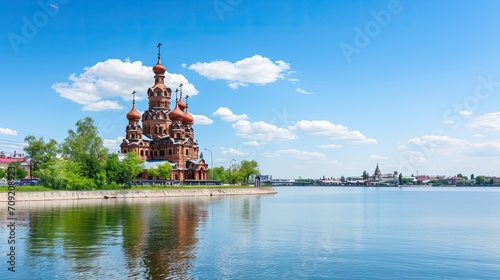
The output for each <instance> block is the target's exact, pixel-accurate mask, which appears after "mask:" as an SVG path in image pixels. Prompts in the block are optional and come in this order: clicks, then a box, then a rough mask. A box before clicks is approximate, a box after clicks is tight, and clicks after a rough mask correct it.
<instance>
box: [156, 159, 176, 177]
mask: <svg viewBox="0 0 500 280" xmlns="http://www.w3.org/2000/svg"><path fill="white" fill-rule="evenodd" d="M172 169H173V167H172V165H171V164H170V163H169V162H165V163H164V164H161V165H159V166H158V175H159V176H160V177H161V178H163V179H165V180H170V175H171V174H172Z"/></svg>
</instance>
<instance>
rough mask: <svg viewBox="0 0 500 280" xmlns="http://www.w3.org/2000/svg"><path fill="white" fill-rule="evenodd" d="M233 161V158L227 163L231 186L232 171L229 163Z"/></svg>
mask: <svg viewBox="0 0 500 280" xmlns="http://www.w3.org/2000/svg"><path fill="white" fill-rule="evenodd" d="M233 161H236V160H235V159H234V158H233V159H232V160H231V161H229V184H231V179H232V178H231V177H232V173H233V171H232V170H231V163H232V162H233Z"/></svg>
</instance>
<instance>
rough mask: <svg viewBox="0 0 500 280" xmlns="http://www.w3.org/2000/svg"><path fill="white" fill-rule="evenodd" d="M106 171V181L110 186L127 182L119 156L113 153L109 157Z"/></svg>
mask: <svg viewBox="0 0 500 280" xmlns="http://www.w3.org/2000/svg"><path fill="white" fill-rule="evenodd" d="M104 169H105V170H106V179H107V182H108V184H111V183H117V184H123V183H124V182H125V179H124V178H123V174H124V172H123V168H122V164H121V162H120V159H119V158H118V154H115V153H113V154H111V155H109V157H108V159H107V160H106V164H105V168H104Z"/></svg>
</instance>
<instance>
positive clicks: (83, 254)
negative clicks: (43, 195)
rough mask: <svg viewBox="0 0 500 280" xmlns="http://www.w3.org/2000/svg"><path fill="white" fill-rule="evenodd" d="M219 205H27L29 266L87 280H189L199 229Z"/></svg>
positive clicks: (171, 201)
mask: <svg viewBox="0 0 500 280" xmlns="http://www.w3.org/2000/svg"><path fill="white" fill-rule="evenodd" d="M214 200H217V198H189V199H186V198H159V199H158V198H155V199H135V200H119V199H116V200H85V201H83V200H82V201H69V202H68V201H64V202H62V201H61V202H59V201H52V202H37V203H29V204H28V203H26V204H27V206H26V208H24V209H22V210H21V209H20V212H19V215H23V214H24V216H25V217H26V219H28V220H29V227H28V232H27V240H26V242H27V245H26V248H27V250H26V251H27V252H26V266H27V267H28V269H29V270H31V271H40V270H42V271H43V270H48V271H51V270H52V271H53V270H57V271H58V272H63V271H64V272H65V273H64V274H66V275H78V276H79V277H83V278H95V277H96V276H97V275H101V276H108V277H112V276H120V278H122V277H123V276H124V275H128V276H129V277H132V278H135V277H138V278H152V279H165V278H187V277H189V276H188V271H189V269H190V267H191V264H192V260H193V259H194V258H195V249H196V243H197V237H196V231H197V227H198V225H199V224H200V222H203V221H204V220H205V219H206V216H207V211H206V208H207V207H206V206H207V205H208V203H209V202H210V201H212V202H213V201H214ZM42 259H43V260H42ZM124 269H125V270H126V271H124ZM46 272H47V271H45V272H44V273H46ZM86 276H88V277H86Z"/></svg>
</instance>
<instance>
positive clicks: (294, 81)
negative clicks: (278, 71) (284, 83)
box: [288, 78, 299, 83]
mask: <svg viewBox="0 0 500 280" xmlns="http://www.w3.org/2000/svg"><path fill="white" fill-rule="evenodd" d="M288 81H289V82H292V83H296V82H298V81H299V79H297V78H289V79H288Z"/></svg>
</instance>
